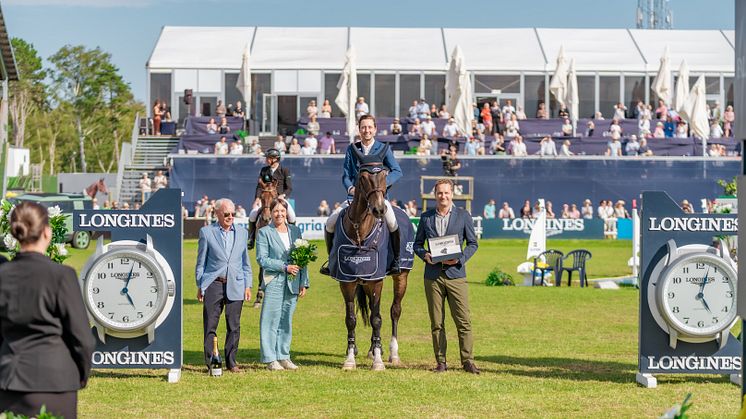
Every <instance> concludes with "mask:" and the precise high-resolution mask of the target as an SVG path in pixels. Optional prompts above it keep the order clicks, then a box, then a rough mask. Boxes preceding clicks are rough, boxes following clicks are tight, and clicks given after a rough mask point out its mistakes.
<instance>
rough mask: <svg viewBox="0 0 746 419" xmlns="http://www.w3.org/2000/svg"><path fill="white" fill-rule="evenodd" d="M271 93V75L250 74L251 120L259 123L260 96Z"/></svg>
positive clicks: (260, 112) (260, 118)
mask: <svg viewBox="0 0 746 419" xmlns="http://www.w3.org/2000/svg"><path fill="white" fill-rule="evenodd" d="M270 93H272V76H271V74H257V73H252V74H251V97H252V104H251V119H252V120H254V121H261V120H262V118H263V115H262V95H264V94H270Z"/></svg>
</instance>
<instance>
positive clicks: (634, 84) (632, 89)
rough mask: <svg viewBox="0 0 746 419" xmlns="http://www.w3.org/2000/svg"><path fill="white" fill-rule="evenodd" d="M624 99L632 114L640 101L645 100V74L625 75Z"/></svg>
mask: <svg viewBox="0 0 746 419" xmlns="http://www.w3.org/2000/svg"><path fill="white" fill-rule="evenodd" d="M624 100H625V102H626V104H627V110H628V113H629V115H632V112H634V110H635V107H637V102H638V101H643V102H645V76H625V77H624Z"/></svg>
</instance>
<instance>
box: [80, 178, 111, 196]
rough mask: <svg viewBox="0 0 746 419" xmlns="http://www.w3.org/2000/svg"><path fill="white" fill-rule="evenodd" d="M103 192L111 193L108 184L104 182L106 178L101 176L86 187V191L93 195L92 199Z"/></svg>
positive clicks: (105, 193)
mask: <svg viewBox="0 0 746 419" xmlns="http://www.w3.org/2000/svg"><path fill="white" fill-rule="evenodd" d="M99 192H101V193H102V194H104V195H108V194H109V189H108V188H107V187H106V184H105V183H104V178H101V179H99V180H97V181H95V182H93V183H91V184H90V185H88V187H87V188H85V189H84V193H85V194H86V195H88V196H90V197H91V199H93V198H95V197H96V195H97V194H98V193H99Z"/></svg>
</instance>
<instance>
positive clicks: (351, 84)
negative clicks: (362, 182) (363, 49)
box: [334, 45, 357, 142]
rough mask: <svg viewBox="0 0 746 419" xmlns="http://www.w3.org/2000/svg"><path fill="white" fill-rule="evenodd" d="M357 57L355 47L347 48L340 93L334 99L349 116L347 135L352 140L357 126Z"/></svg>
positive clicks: (340, 80) (340, 81)
mask: <svg viewBox="0 0 746 419" xmlns="http://www.w3.org/2000/svg"><path fill="white" fill-rule="evenodd" d="M355 59H356V57H355V48H354V47H353V46H352V45H350V46H349V47H348V48H347V55H346V57H345V66H344V69H343V70H342V74H341V75H340V76H339V82H338V83H337V89H339V94H337V97H336V98H335V99H334V103H336V104H337V106H339V109H340V110H341V111H342V113H343V114H345V116H346V117H347V135H348V136H349V138H350V142H353V141H354V140H355V128H356V127H357V124H356V121H355V101H356V100H357V67H356V66H355Z"/></svg>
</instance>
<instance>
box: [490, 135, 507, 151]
mask: <svg viewBox="0 0 746 419" xmlns="http://www.w3.org/2000/svg"><path fill="white" fill-rule="evenodd" d="M490 154H495V155H498V156H504V155H505V138H503V136H502V134H500V133H499V132H496V133H495V134H493V136H492V144H490Z"/></svg>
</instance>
